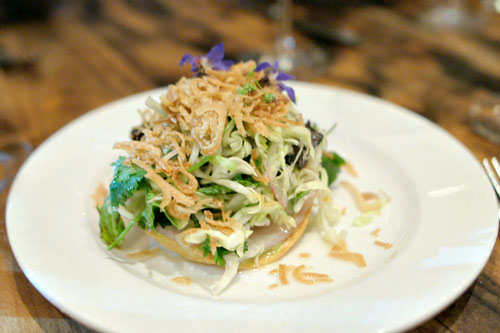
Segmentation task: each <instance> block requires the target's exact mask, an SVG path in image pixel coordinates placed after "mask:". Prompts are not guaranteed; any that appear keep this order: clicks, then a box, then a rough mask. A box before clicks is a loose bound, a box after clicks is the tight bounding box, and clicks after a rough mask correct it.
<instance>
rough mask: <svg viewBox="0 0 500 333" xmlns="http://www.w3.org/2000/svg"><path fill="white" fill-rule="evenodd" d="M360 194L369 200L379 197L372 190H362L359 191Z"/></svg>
mask: <svg viewBox="0 0 500 333" xmlns="http://www.w3.org/2000/svg"><path fill="white" fill-rule="evenodd" d="M361 196H362V197H363V199H365V200H367V201H369V200H379V199H380V197H379V196H378V194H377V193H373V192H363V193H361Z"/></svg>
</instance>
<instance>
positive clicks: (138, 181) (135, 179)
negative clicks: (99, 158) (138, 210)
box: [109, 156, 147, 207]
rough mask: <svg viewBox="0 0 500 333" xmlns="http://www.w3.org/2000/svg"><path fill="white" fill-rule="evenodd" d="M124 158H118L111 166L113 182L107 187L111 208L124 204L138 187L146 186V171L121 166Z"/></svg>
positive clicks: (132, 166)
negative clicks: (112, 168)
mask: <svg viewBox="0 0 500 333" xmlns="http://www.w3.org/2000/svg"><path fill="white" fill-rule="evenodd" d="M123 161H125V157H123V156H120V158H118V160H117V161H116V162H114V163H112V164H111V165H112V166H113V167H114V169H115V171H114V176H113V181H112V182H111V184H110V185H109V198H110V202H111V206H112V207H118V206H119V205H123V204H125V202H126V201H127V199H128V198H130V197H131V196H132V195H133V194H134V192H135V191H137V189H138V188H139V187H142V186H147V182H146V179H145V178H144V176H145V175H146V171H145V170H143V169H141V168H139V167H137V166H134V165H131V166H129V165H125V164H123Z"/></svg>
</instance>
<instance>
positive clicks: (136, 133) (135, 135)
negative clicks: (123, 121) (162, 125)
mask: <svg viewBox="0 0 500 333" xmlns="http://www.w3.org/2000/svg"><path fill="white" fill-rule="evenodd" d="M143 136H144V133H143V132H142V131H141V130H140V129H139V127H134V128H132V131H130V138H131V139H132V140H134V141H141V139H142V137H143Z"/></svg>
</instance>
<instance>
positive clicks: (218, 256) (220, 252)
mask: <svg viewBox="0 0 500 333" xmlns="http://www.w3.org/2000/svg"><path fill="white" fill-rule="evenodd" d="M228 253H231V251H229V250H226V249H225V248H223V247H218V248H217V251H215V255H214V261H215V263H216V264H217V265H219V266H222V267H224V266H226V259H224V256H225V255H226V254H228Z"/></svg>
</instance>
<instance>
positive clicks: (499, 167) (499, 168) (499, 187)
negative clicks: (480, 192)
mask: <svg viewBox="0 0 500 333" xmlns="http://www.w3.org/2000/svg"><path fill="white" fill-rule="evenodd" d="M491 165H492V166H493V168H491ZM491 165H490V161H488V159H487V158H485V159H483V167H484V170H485V171H486V174H487V175H488V178H489V179H490V183H491V185H493V188H494V189H495V192H497V196H498V198H499V199H500V183H499V182H498V179H499V178H500V164H499V163H498V160H497V158H496V157H493V158H492V159H491ZM498 219H499V220H500V209H499V210H498Z"/></svg>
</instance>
